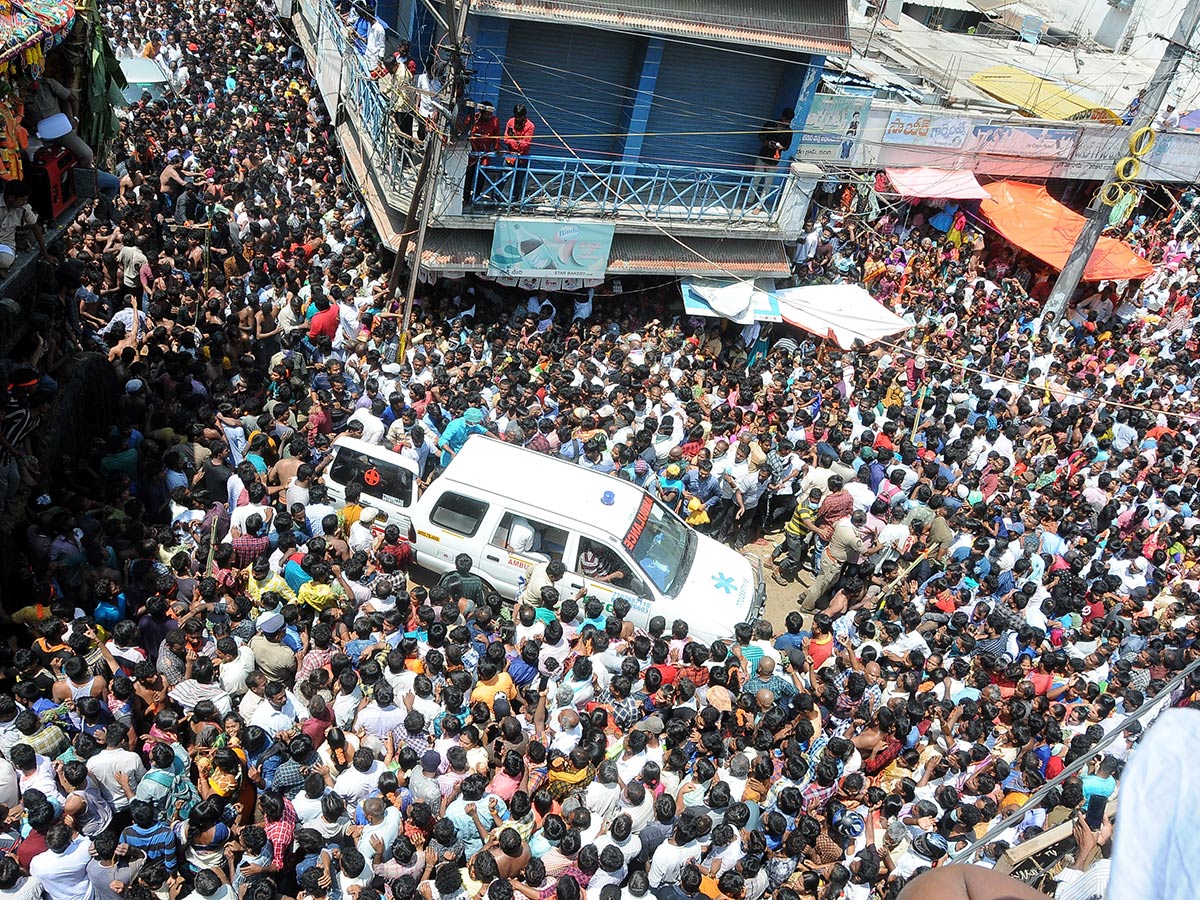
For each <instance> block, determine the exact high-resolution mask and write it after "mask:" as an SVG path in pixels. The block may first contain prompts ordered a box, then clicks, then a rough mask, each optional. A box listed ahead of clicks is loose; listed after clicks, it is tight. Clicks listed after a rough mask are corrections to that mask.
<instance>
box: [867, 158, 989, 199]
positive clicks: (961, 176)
mask: <svg viewBox="0 0 1200 900" xmlns="http://www.w3.org/2000/svg"><path fill="white" fill-rule="evenodd" d="M887 176H888V180H889V181H891V182H892V187H894V188H895V189H896V193H897V194H899V195H900V196H902V197H938V198H941V199H944V200H986V199H987V198H988V197H990V196H991V195H990V194H989V193H988V192H987V189H986V188H985V187H983V185H981V184H980V183H979V182H978V181H977V180H976V178H975V173H974V172H967V171H962V170H954V169H935V168H933V167H932V166H920V167H919V168H916V169H888V170H887Z"/></svg>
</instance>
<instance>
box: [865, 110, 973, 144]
mask: <svg viewBox="0 0 1200 900" xmlns="http://www.w3.org/2000/svg"><path fill="white" fill-rule="evenodd" d="M970 129H971V121H970V119H964V118H961V117H958V116H931V115H927V114H925V113H911V112H903V111H901V110H894V111H893V112H892V114H891V115H890V116H888V122H887V125H886V126H885V127H884V129H883V143H885V144H905V145H907V146H910V147H937V148H939V149H943V150H957V149H958V148H959V147H961V146H962V145H963V143H964V142H965V141H966V140H967V134H968V132H969V131H970Z"/></svg>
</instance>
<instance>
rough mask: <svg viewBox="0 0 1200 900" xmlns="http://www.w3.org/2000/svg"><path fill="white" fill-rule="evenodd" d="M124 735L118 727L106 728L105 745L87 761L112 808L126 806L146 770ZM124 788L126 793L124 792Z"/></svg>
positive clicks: (116, 808)
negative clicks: (119, 778) (127, 791)
mask: <svg viewBox="0 0 1200 900" xmlns="http://www.w3.org/2000/svg"><path fill="white" fill-rule="evenodd" d="M126 737H127V735H126V733H125V732H124V731H122V730H121V729H119V728H109V729H108V730H107V732H106V734H105V743H106V746H105V748H104V749H103V750H101V751H100V752H99V753H97V754H96V755H95V756H93V757H92V758H91V759H89V760H88V761H87V767H88V771H89V772H90V773H91V774H92V777H93V778H95V779H96V781H98V782H99V783H100V791H101V793H102V794H104V799H105V800H108V801H110V802H111V803H112V805H113V809H114V810H115V811H116V812H120V811H121V810H123V809H125V808H126V807H127V806H129V801H130V800H131V799H132V797H133V793H134V792H135V791H136V790H137V786H138V782H140V781H141V780H142V776H143V775H145V774H146V767H145V765H143V763H142V758H141V757H140V756H138V755H137V754H136V753H134V752H133V751H132V750H129V749H127V748H126V746H125V740H126ZM118 773H120V774H122V775H124V780H123V781H118V780H117V774H118ZM127 788H128V790H129V794H128V795H127V794H126V793H125V791H126V789H127Z"/></svg>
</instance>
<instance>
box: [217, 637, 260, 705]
mask: <svg viewBox="0 0 1200 900" xmlns="http://www.w3.org/2000/svg"><path fill="white" fill-rule="evenodd" d="M217 663H218V668H219V670H220V673H221V687H223V688H224V689H225V693H227V694H229V696H230V697H241V696H242V694H244V693H246V676H248V675H249V674H250V673H251V672H253V671H254V651H253V650H251V649H250V648H249V647H248V646H246V645H245V644H239V643H238V642H237V641H235V640H234V639H233V638H231V637H229V636H228V635H226V636H225V637H222V638H220V639H219V640H218V641H217Z"/></svg>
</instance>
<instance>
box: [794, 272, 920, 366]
mask: <svg viewBox="0 0 1200 900" xmlns="http://www.w3.org/2000/svg"><path fill="white" fill-rule="evenodd" d="M775 299H776V300H777V301H778V302H779V312H780V314H781V315H782V316H783V321H785V322H787V323H788V324H789V325H795V326H796V327H797V328H803V329H804V330H805V331H810V332H812V333H813V334H816V335H819V336H821V337H824V338H829V339H831V340H833V341H836V342H837V345H838V346H839V347H841V348H842V349H843V350H849V349H850V347H851V345H852V344H853V343H854V342H855V341H856V340H860V341H862V342H863V343H864V344H872V343H874V342H875V341H878V340H879V339H881V338H885V337H888V336H890V335H893V334H900V333H902V332H905V331H908V330H909V329H910V328H911V327H912V325H911V324H909V323H908V322H906V321H905V320H904V319H902V318H900V317H899V316H898V315H896V314H895V313H894V312H892V311H891V310H890V309H888V308H887V307H886V306H884V305H883V304H882V303H879V302H878V301H877V300H875V298H874V297H872V296H871V295H870V294H869V293H867V291H866V289H865V288H862V287H859V286H858V285H856V284H819V285H813V286H810V287H796V288H786V289H784V290H782V291H776V292H775Z"/></svg>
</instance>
